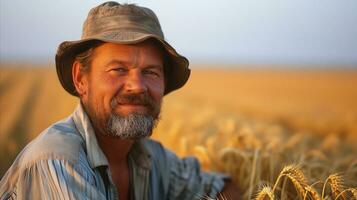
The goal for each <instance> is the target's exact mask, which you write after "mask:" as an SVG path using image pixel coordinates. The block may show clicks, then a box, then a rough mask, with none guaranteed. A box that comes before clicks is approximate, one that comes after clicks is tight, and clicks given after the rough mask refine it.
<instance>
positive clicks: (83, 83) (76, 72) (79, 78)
mask: <svg viewBox="0 0 357 200" xmlns="http://www.w3.org/2000/svg"><path fill="white" fill-rule="evenodd" d="M81 65H82V64H81V63H80V62H78V61H77V60H76V61H74V62H73V65H72V79H73V83H74V87H76V90H77V93H78V95H79V96H80V97H81V96H83V95H85V94H86V93H87V85H88V82H87V79H86V77H85V74H84V73H83V72H82V71H81V70H80V68H81Z"/></svg>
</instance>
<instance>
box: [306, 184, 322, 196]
mask: <svg viewBox="0 0 357 200" xmlns="http://www.w3.org/2000/svg"><path fill="white" fill-rule="evenodd" d="M305 191H306V192H305V195H304V200H305V199H306V198H307V197H310V198H309V199H312V200H321V197H320V196H319V193H317V192H316V190H315V189H314V188H313V187H312V186H310V185H309V186H306V187H305Z"/></svg>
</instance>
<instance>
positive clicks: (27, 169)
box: [0, 104, 227, 200]
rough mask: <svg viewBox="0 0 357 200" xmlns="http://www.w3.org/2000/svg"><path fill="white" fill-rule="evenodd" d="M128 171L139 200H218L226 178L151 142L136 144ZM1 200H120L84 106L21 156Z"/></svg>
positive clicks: (6, 177)
mask: <svg viewBox="0 0 357 200" xmlns="http://www.w3.org/2000/svg"><path fill="white" fill-rule="evenodd" d="M128 165H129V171H130V184H131V185H130V188H131V192H130V197H131V199H135V200H167V199H180V200H186V199H207V197H211V198H215V197H216V196H217V194H218V192H220V191H221V190H222V188H223V186H224V179H225V178H227V177H226V176H225V175H223V174H219V173H207V172H203V171H201V170H200V165H199V163H198V161H197V159H195V158H193V157H187V158H183V159H180V158H178V157H177V156H176V155H175V154H174V153H172V152H171V151H169V150H167V149H165V148H164V147H163V146H162V145H161V144H160V143H159V142H156V141H153V140H151V139H139V140H137V141H136V142H135V143H134V145H133V146H132V148H131V149H130V151H129V154H128ZM0 199H109V200H111V199H119V195H118V191H117V189H116V187H115V185H114V183H113V180H112V178H111V173H110V170H109V168H108V160H107V158H106V157H105V155H104V153H103V151H102V150H101V149H100V147H99V145H98V143H97V139H96V136H95V133H94V129H93V127H92V125H91V123H90V120H89V118H88V116H87V114H86V113H85V111H84V109H83V108H82V106H81V104H79V105H78V107H77V109H76V110H75V111H74V113H73V114H72V115H71V116H69V117H68V118H67V119H65V120H62V121H59V122H57V123H55V124H54V125H52V126H50V127H49V128H47V129H46V130H45V131H43V132H42V133H41V134H40V135H39V136H38V137H37V138H36V139H34V140H33V141H32V142H31V143H29V144H28V145H27V146H26V147H25V148H24V149H23V150H22V151H21V153H20V154H19V155H18V156H17V158H16V159H15V161H14V163H13V164H12V166H11V167H10V169H9V170H8V171H7V172H6V174H5V175H4V177H3V178H2V179H1V182H0Z"/></svg>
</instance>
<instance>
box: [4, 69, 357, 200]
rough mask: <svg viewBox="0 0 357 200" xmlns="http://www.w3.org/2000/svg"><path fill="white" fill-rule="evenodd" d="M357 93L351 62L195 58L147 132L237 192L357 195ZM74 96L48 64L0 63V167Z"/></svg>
mask: <svg viewBox="0 0 357 200" xmlns="http://www.w3.org/2000/svg"><path fill="white" fill-rule="evenodd" d="M356 102H357V71H356V70H344V71H343V70H332V69H331V70H324V71H323V70H311V69H305V70H301V69H300V70H298V69H290V70H287V69H284V70H283V69H279V70H278V69H275V70H273V69H258V68H252V69H250V68H249V67H246V68H239V69H228V68H222V69H215V68H199V67H193V70H192V75H191V78H190V80H189V82H188V84H187V85H186V86H185V87H184V88H182V89H181V90H179V91H176V92H173V93H172V94H169V95H167V96H166V97H165V98H164V104H163V108H162V114H161V121H160V123H159V125H158V127H157V128H156V129H155V131H154V133H153V136H152V137H153V138H154V139H157V140H159V141H161V142H162V143H163V144H164V145H165V146H166V147H167V148H169V149H172V150H173V151H174V152H176V153H177V154H178V155H179V156H196V157H197V158H198V159H199V160H200V162H201V164H202V168H203V169H204V170H206V171H211V170H213V171H220V172H225V173H227V174H229V175H230V176H231V177H232V179H233V180H234V181H235V183H237V185H238V186H239V187H240V188H241V190H242V193H243V197H244V199H282V200H283V199H357V191H356V187H357V156H356V155H357V147H356V144H357V103H356ZM77 103H78V100H77V99H76V98H74V97H72V96H70V95H69V94H67V93H66V92H65V91H64V90H63V89H62V88H61V86H60V84H59V82H58V79H57V76H56V73H55V69H54V67H48V68H44V67H42V68H39V67H31V66H26V67H22V68H20V67H18V66H15V65H14V66H6V65H2V66H1V68H0V107H1V109H2V110H1V112H0V158H1V165H0V175H1V176H3V174H4V173H5V171H6V170H7V168H8V167H9V165H10V164H11V162H12V161H13V159H14V158H15V156H16V154H17V153H18V152H19V151H20V150H21V149H22V148H23V147H24V146H25V145H26V144H27V143H28V142H29V141H30V140H31V139H32V138H34V137H36V135H37V134H39V133H40V132H41V131H42V130H43V129H45V128H46V127H48V126H49V125H50V124H52V123H54V122H56V121H58V120H60V119H62V118H64V117H66V116H68V115H69V114H71V113H72V111H73V110H74V108H75V106H76V105H77ZM224 198H226V199H229V197H224Z"/></svg>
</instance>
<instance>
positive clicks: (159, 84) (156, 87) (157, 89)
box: [148, 80, 165, 99]
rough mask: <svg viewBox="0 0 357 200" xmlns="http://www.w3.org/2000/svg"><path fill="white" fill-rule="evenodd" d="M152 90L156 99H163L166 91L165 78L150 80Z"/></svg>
mask: <svg viewBox="0 0 357 200" xmlns="http://www.w3.org/2000/svg"><path fill="white" fill-rule="evenodd" d="M148 85H149V89H150V92H151V93H152V95H153V96H154V97H155V99H161V98H162V97H163V95H164V92H165V84H164V81H163V80H159V81H157V80H155V81H149V82H148Z"/></svg>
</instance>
